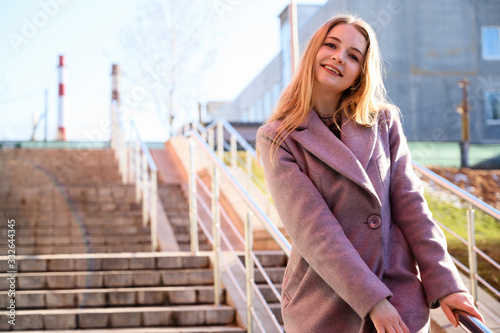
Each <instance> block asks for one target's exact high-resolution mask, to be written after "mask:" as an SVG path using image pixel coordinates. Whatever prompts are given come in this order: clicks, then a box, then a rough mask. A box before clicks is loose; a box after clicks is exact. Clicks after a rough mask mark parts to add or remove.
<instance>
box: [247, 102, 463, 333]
mask: <svg viewBox="0 0 500 333" xmlns="http://www.w3.org/2000/svg"><path fill="white" fill-rule="evenodd" d="M276 125H277V124H276V123H269V124H266V125H264V126H263V127H261V128H260V129H259V131H258V133H257V143H258V147H259V150H260V156H261V157H262V160H263V163H264V169H265V174H266V180H267V183H268V185H269V189H270V191H271V194H272V197H273V200H274V203H275V205H276V208H277V210H278V213H279V215H280V218H281V219H282V222H283V224H284V226H285V229H286V231H287V232H288V234H289V235H290V238H291V240H292V244H293V247H292V253H291V256H290V259H289V262H288V265H287V268H286V271H285V276H284V278H283V294H282V312H283V320H284V323H285V330H286V332H287V333H308V332H314V333H320V332H342V333H344V332H347V333H350V332H375V330H374V328H373V324H372V323H371V321H370V319H369V315H368V314H369V312H370V310H371V309H372V308H373V306H374V305H375V304H376V303H378V302H379V301H380V300H382V299H383V298H389V300H390V302H391V303H392V304H393V305H394V306H395V307H396V308H397V310H398V312H399V313H400V315H401V316H402V318H403V320H404V321H405V323H406V324H407V325H408V327H409V329H410V331H411V332H412V333H413V332H424V328H425V327H426V325H427V324H428V321H429V308H430V307H436V306H438V302H437V300H438V299H439V298H441V297H443V296H446V295H448V294H450V293H453V292H457V291H464V290H466V288H465V286H464V285H463V283H462V281H461V279H460V277H459V276H458V272H457V270H456V268H455V265H454V264H453V262H452V261H451V258H450V257H449V255H448V253H447V250H446V241H445V238H444V235H443V233H442V231H441V229H440V228H439V227H438V226H437V225H436V224H435V223H434V222H433V221H432V216H431V212H430V211H429V208H428V207H427V204H426V202H425V200H424V198H423V196H422V185H421V182H420V180H419V179H418V178H417V176H416V175H415V174H414V172H413V169H412V166H411V157H410V152H409V150H408V146H407V143H406V139H405V136H404V134H403V131H402V127H401V124H400V122H399V120H398V119H397V118H396V117H393V116H391V113H390V112H388V111H387V112H380V115H379V121H378V124H376V125H375V126H373V127H362V126H359V125H355V124H354V123H353V122H352V121H348V120H347V119H346V118H345V117H344V118H343V119H342V135H341V140H339V139H338V138H337V137H336V136H335V135H334V134H333V133H332V132H331V131H330V130H329V129H328V128H327V127H326V126H325V125H324V124H323V123H322V122H321V120H320V119H319V117H318V116H317V115H316V113H315V112H314V111H311V112H309V114H308V116H307V117H306V119H305V120H304V121H303V122H302V124H300V125H299V127H298V128H297V129H296V130H294V131H293V132H292V133H291V134H290V136H288V137H287V138H286V140H285V141H284V142H283V143H282V144H281V145H280V147H279V149H278V151H277V154H276V160H275V161H274V165H272V163H271V159H270V151H271V142H272V139H273V138H274V137H275V134H274V130H275V129H276ZM417 264H418V270H417ZM419 271H420V276H419V275H418V274H419ZM426 333H427V332H426Z"/></svg>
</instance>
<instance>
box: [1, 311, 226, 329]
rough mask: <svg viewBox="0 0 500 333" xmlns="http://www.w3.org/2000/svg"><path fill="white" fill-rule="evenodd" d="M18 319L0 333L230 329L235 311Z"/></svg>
mask: <svg viewBox="0 0 500 333" xmlns="http://www.w3.org/2000/svg"><path fill="white" fill-rule="evenodd" d="M7 314H8V312H7V311H0V316H1V317H2V318H6V317H7ZM15 319H16V325H15V326H12V325H10V324H9V323H8V322H7V320H2V321H0V329H2V330H11V329H13V328H14V327H15V329H16V330H20V329H25V330H44V329H74V328H82V329H89V328H108V327H112V328H119V327H129V328H131V327H148V326H153V327H154V326H198V325H229V324H232V323H233V322H234V321H235V310H234V309H233V308H231V307H229V306H225V305H221V306H214V305H186V306H175V307H169V306H160V307H122V308H92V309H86V308H81V309H51V310H19V311H16V316H15Z"/></svg>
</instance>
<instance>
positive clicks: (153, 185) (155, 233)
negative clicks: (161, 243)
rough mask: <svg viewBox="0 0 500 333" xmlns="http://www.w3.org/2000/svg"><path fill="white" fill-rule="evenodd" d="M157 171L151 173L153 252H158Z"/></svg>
mask: <svg viewBox="0 0 500 333" xmlns="http://www.w3.org/2000/svg"><path fill="white" fill-rule="evenodd" d="M157 179H158V176H157V171H151V198H150V199H151V205H150V207H151V250H152V251H153V252H156V251H158V183H157Z"/></svg>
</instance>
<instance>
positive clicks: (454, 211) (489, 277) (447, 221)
mask: <svg viewBox="0 0 500 333" xmlns="http://www.w3.org/2000/svg"><path fill="white" fill-rule="evenodd" d="M425 197H426V200H427V203H428V204H429V208H430V209H431V211H432V213H433V215H434V218H435V219H436V220H438V221H439V222H441V223H443V224H444V225H445V226H446V227H448V228H450V229H451V230H453V231H454V232H456V233H457V234H458V235H459V236H461V237H463V238H465V239H466V240H467V216H466V212H467V209H466V208H458V207H455V206H454V205H453V204H451V203H446V202H443V201H440V200H439V199H437V198H436V197H434V196H432V195H429V194H426V195H425ZM474 225H475V233H476V237H475V239H476V246H477V247H478V248H479V249H480V250H481V251H483V252H484V253H485V254H487V255H488V256H490V257H491V258H492V259H493V260H494V261H495V262H500V221H497V220H495V219H494V218H493V217H491V216H489V215H487V214H485V213H483V212H482V211H478V210H475V214H474ZM445 236H446V239H447V242H448V251H449V252H450V254H451V255H452V256H453V257H455V258H456V259H457V260H458V261H460V262H461V263H462V264H464V265H465V266H467V267H469V258H468V249H467V246H466V245H464V244H463V243H462V242H460V241H459V240H458V239H456V238H455V237H454V236H453V235H451V234H450V233H448V232H446V231H445ZM477 267H478V274H479V275H480V276H481V277H482V278H483V279H485V280H486V281H487V282H488V283H489V284H491V285H492V286H493V287H494V288H495V289H497V290H500V278H499V277H500V273H499V270H498V269H497V268H496V267H494V266H493V265H492V264H490V263H489V262H488V261H486V260H485V259H483V258H482V257H481V256H479V255H477ZM499 300H500V299H499Z"/></svg>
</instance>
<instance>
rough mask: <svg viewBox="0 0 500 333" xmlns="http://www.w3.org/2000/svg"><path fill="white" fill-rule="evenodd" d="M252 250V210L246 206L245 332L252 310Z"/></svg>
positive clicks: (250, 324)
mask: <svg viewBox="0 0 500 333" xmlns="http://www.w3.org/2000/svg"><path fill="white" fill-rule="evenodd" d="M252 251H253V230H252V212H251V211H250V207H248V214H247V219H246V220H245V268H246V289H247V293H246V294H247V332H249V333H251V332H252V331H253V330H252V310H253V288H252V286H253V282H254V268H253V260H252V256H251V253H252Z"/></svg>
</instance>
